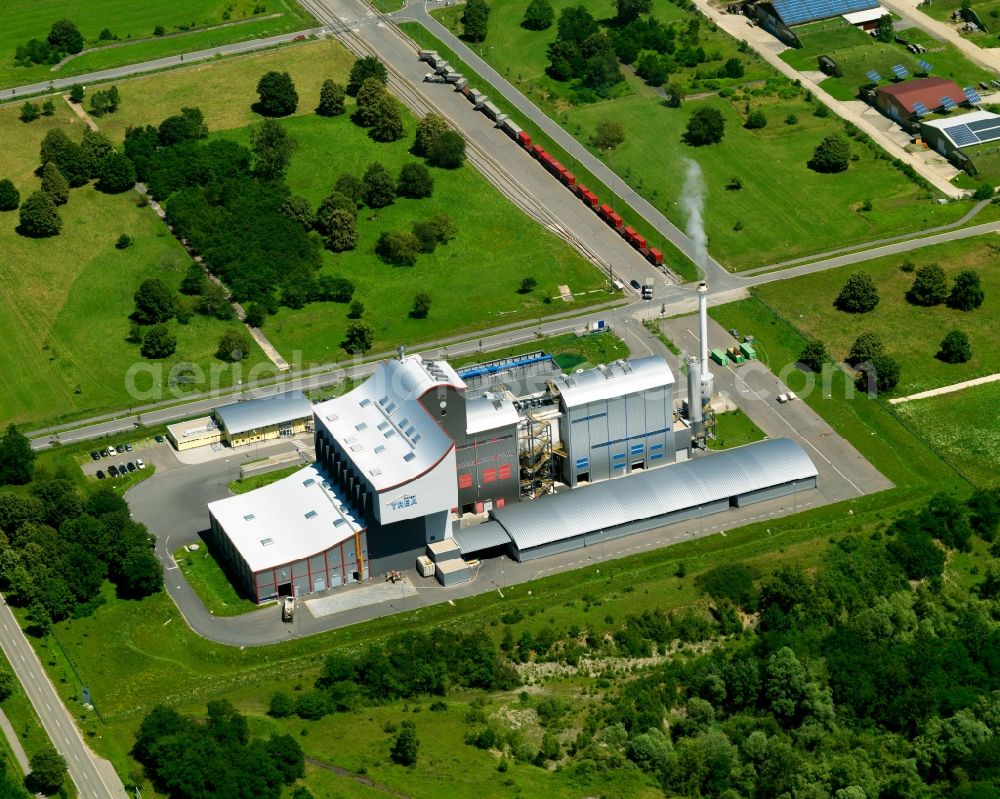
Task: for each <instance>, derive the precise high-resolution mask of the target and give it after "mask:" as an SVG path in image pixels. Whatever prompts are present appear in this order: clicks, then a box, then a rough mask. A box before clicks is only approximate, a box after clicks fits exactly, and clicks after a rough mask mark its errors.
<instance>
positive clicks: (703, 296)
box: [698, 280, 713, 402]
mask: <svg viewBox="0 0 1000 799" xmlns="http://www.w3.org/2000/svg"><path fill="white" fill-rule="evenodd" d="M698 322H699V328H700V333H701V397H702V401H703V402H710V401H711V399H712V393H713V392H712V382H713V381H712V372H711V371H710V370H709V368H708V283H706V282H705V281H704V280H703V281H702V282H701V283H699V284H698Z"/></svg>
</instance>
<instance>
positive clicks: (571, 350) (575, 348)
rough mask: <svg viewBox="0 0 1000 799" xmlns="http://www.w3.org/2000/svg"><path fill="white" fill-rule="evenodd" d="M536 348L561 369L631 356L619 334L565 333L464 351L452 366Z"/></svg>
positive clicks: (452, 361)
mask: <svg viewBox="0 0 1000 799" xmlns="http://www.w3.org/2000/svg"><path fill="white" fill-rule="evenodd" d="M536 350H543V351H545V352H547V353H548V354H549V355H552V356H553V358H554V360H555V362H556V363H557V364H559V367H560V368H561V369H566V370H568V369H580V368H581V367H582V368H587V367H588V366H593V365H595V364H599V363H611V362H612V361H616V360H618V359H619V358H627V357H628V356H629V348H628V345H627V344H626V343H625V342H624V341H622V340H621V339H620V338H618V337H617V336H615V335H614V333H613V332H610V333H587V334H584V335H579V336H578V335H577V334H576V333H565V334H563V335H561V336H547V337H545V338H539V339H536V340H535V341H530V342H528V343H526V344H515V345H514V346H512V347H505V348H503V349H500V350H490V351H489V352H482V351H481V352H478V353H476V354H475V355H464V356H462V357H461V358H453V359H451V360H450V363H451V364H452V366H454V367H456V368H459V367H462V366H467V365H469V364H473V363H482V362H485V361H492V360H496V359H498V358H512V357H513V356H515V355H524V354H526V353H529V352H535V351H536Z"/></svg>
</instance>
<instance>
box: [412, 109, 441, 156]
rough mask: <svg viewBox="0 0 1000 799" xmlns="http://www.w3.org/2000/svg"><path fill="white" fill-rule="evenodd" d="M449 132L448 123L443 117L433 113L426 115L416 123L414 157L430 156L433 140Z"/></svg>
mask: <svg viewBox="0 0 1000 799" xmlns="http://www.w3.org/2000/svg"><path fill="white" fill-rule="evenodd" d="M446 130H449V128H448V123H447V122H446V121H445V119H444V117H442V116H439V115H438V114H435V113H433V112H431V113H429V114H427V115H426V116H425V117H423V118H422V119H421V120H420V121H419V122H417V133H416V139H415V140H414V142H413V152H414V154H415V155H423V156H427V155H430V149H431V145H432V144H433V143H434V140H435V139H436V138H437V137H438V136H440V135H441V134H442V133H444V132H445V131H446Z"/></svg>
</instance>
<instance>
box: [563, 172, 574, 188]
mask: <svg viewBox="0 0 1000 799" xmlns="http://www.w3.org/2000/svg"><path fill="white" fill-rule="evenodd" d="M563 178H564V179H565V181H566V185H567V186H575V185H576V175H574V174H573V173H572V172H565V173H563Z"/></svg>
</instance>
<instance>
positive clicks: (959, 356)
mask: <svg viewBox="0 0 1000 799" xmlns="http://www.w3.org/2000/svg"><path fill="white" fill-rule="evenodd" d="M937 357H938V360H941V361H944V362H945V363H965V362H966V361H968V360H969V359H970V358H971V357H972V345H970V344H969V337H968V336H967V335H965V333H963V332H962V331H961V330H949V331H948V333H947V335H946V336H945V337H944V338H943V339H942V340H941V348H940V349H939V350H938V354H937Z"/></svg>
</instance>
